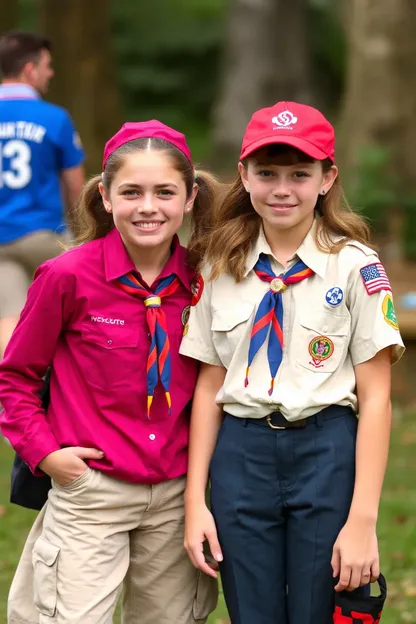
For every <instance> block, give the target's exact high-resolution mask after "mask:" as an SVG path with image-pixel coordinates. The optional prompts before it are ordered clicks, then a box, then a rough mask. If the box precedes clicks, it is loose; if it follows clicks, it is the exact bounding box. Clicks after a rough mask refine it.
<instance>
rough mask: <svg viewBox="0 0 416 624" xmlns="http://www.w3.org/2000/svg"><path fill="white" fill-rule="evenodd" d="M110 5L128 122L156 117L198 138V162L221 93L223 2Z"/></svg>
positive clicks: (179, 0)
mask: <svg viewBox="0 0 416 624" xmlns="http://www.w3.org/2000/svg"><path fill="white" fill-rule="evenodd" d="M111 6H112V13H113V24H114V47H115V52H116V57H117V68H118V80H119V85H120V90H121V93H122V96H123V102H124V105H125V111H126V118H127V119H149V118H155V117H156V118H159V119H160V120H162V121H164V122H165V123H167V124H171V125H173V126H175V127H177V128H178V129H180V130H182V131H184V132H185V133H187V134H189V136H190V137H191V139H192V138H194V137H197V140H196V141H195V140H194V141H192V140H190V143H191V147H192V148H193V151H194V152H195V151H197V154H196V157H197V158H200V157H201V156H202V154H203V152H204V151H205V143H206V141H207V140H208V128H209V122H210V115H211V109H212V105H213V102H214V99H215V95H216V92H217V84H218V77H219V65H220V55H221V48H222V41H223V39H224V28H225V12H226V6H227V5H226V2H225V0H198V1H195V0H176V2H171V0H153V2H150V3H146V2H143V3H141V2H140V3H138V2H137V1H136V0H124V1H123V2H122V3H120V2H115V1H113V2H112V3H111ZM201 141H202V144H201ZM195 148H196V149H195Z"/></svg>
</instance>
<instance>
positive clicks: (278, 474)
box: [181, 102, 403, 624]
mask: <svg viewBox="0 0 416 624" xmlns="http://www.w3.org/2000/svg"><path fill="white" fill-rule="evenodd" d="M334 143H335V141H334V131H333V128H332V126H331V124H330V123H329V122H328V121H327V120H326V119H325V118H324V116H323V115H322V114H321V113H320V112H319V111H317V110H316V109H313V108H311V107H308V106H304V105H300V104H296V103H293V102H279V103H278V104H276V105H275V106H273V107H271V108H267V109H263V110H260V111H258V112H256V113H255V114H254V115H253V117H252V119H251V121H250V123H249V124H248V127H247V129H246V133H245V136H244V140H243V147H242V152H241V156H240V163H239V165H238V168H239V175H238V177H237V179H236V181H235V182H234V184H233V185H231V187H230V189H229V191H228V193H227V195H226V196H225V198H224V199H223V201H222V204H221V206H220V207H219V211H218V213H217V217H218V222H217V225H216V227H215V230H214V232H213V234H212V239H211V244H210V247H209V253H208V263H209V266H207V267H206V269H205V270H204V271H203V273H202V276H201V277H200V280H199V284H198V288H197V289H196V291H195V294H194V300H193V304H194V305H193V306H192V307H191V314H190V318H189V322H188V325H187V327H186V328H185V336H184V338H183V341H182V346H181V352H182V353H183V354H184V355H187V356H190V357H193V358H195V359H198V360H200V362H201V369H200V374H199V379H198V383H197V388H196V393H195V396H194V402H193V411H192V423H191V444H190V458H189V471H188V482H187V490H186V509H187V525H186V536H185V545H186V548H187V550H188V553H189V555H190V557H191V560H192V561H193V563H194V565H195V566H197V567H198V568H200V569H201V570H203V571H204V572H205V573H206V574H210V575H213V576H215V575H216V574H217V571H216V570H217V565H216V564H215V563H211V564H209V563H207V562H206V560H205V558H204V555H203V551H202V545H203V542H204V541H205V539H206V540H208V542H209V546H210V550H211V553H212V555H213V557H214V559H215V560H216V562H217V563H219V567H220V571H221V576H222V582H223V587H224V594H225V598H226V602H227V607H228V610H229V613H230V616H231V621H232V623H233V624H331V623H332V614H333V610H334V595H335V594H334V589H335V591H336V592H340V591H341V590H348V591H355V592H356V593H357V594H359V595H368V593H369V592H368V588H369V583H370V582H371V581H375V580H376V579H377V578H378V576H379V572H380V571H379V555H378V546H377V536H376V522H377V514H378V506H379V499H380V493H381V487H382V482H383V478H384V472H385V466H386V461H387V453H388V442H389V432H390V420H391V406H390V366H391V363H392V362H394V361H396V360H397V359H398V358H399V357H400V355H401V353H402V351H403V343H402V340H401V337H400V333H399V328H398V325H397V319H396V316H395V312H394V305H393V299H392V295H391V288H390V284H389V281H388V277H387V275H386V273H385V270H384V268H383V266H382V265H381V263H380V261H379V258H378V256H377V254H376V253H375V252H374V251H373V250H372V249H370V248H369V247H368V246H367V243H368V240H369V232H368V227H367V225H366V223H365V222H364V221H363V219H362V218H361V217H359V216H358V215H356V214H354V213H353V212H352V211H351V209H350V208H349V207H348V205H347V203H346V202H345V200H344V197H343V193H342V189H341V186H340V183H339V178H338V170H337V168H336V166H335V165H334ZM358 407H359V413H360V418H359V421H358V419H357V414H358ZM208 477H210V481H211V509H212V514H211V512H210V511H209V509H208V507H207V506H206V504H205V489H206V485H207V481H208Z"/></svg>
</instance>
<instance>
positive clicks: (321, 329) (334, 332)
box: [300, 313, 350, 336]
mask: <svg viewBox="0 0 416 624" xmlns="http://www.w3.org/2000/svg"><path fill="white" fill-rule="evenodd" d="M300 324H301V326H302V327H304V328H305V329H311V330H312V331H314V332H316V333H317V334H323V335H325V336H347V335H348V333H349V328H350V317H349V316H346V315H338V314H328V313H323V314H320V315H318V316H311V317H309V316H308V315H307V314H304V315H303V316H302V317H301V319H300Z"/></svg>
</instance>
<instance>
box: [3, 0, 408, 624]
mask: <svg viewBox="0 0 416 624" xmlns="http://www.w3.org/2000/svg"><path fill="white" fill-rule="evenodd" d="M0 20H1V22H0V23H1V30H2V31H7V30H9V29H11V28H16V27H19V28H24V29H32V30H36V31H42V32H44V33H45V34H47V35H48V36H49V37H50V38H51V40H52V43H53V59H54V67H55V71H56V76H55V78H54V80H53V81H52V86H51V89H50V93H49V94H48V99H50V100H52V101H54V102H56V103H58V104H60V105H62V106H64V107H65V108H67V109H68V110H69V111H70V113H71V114H72V116H73V118H74V121H75V124H76V126H77V128H78V130H79V132H80V135H81V138H82V141H83V143H84V146H85V148H86V152H87V168H88V171H89V173H91V174H92V173H96V172H99V171H100V162H101V154H102V149H103V145H104V143H105V141H106V140H107V139H108V138H109V137H110V136H111V135H112V134H113V133H114V132H115V131H116V130H117V129H118V128H119V127H120V125H121V124H122V123H124V122H125V121H128V120H143V119H152V118H158V119H160V120H161V121H163V122H165V123H167V124H170V125H173V126H174V127H176V128H177V129H178V130H181V131H183V132H185V134H186V135H187V138H188V142H189V144H190V146H191V149H192V152H193V156H194V159H195V160H196V161H197V162H198V163H201V164H202V165H204V166H208V167H211V168H212V169H213V170H214V171H215V172H217V173H218V174H219V175H221V176H222V177H223V178H224V179H228V178H229V177H230V176H232V175H233V174H234V172H235V170H236V163H237V158H238V154H239V148H240V144H241V138H242V135H243V131H244V127H245V125H246V123H247V122H248V120H249V118H250V116H251V114H252V113H253V112H254V111H255V110H256V109H258V108H260V107H262V106H268V105H271V104H273V103H274V102H275V101H277V100H287V101H291V100H296V101H299V102H303V103H307V104H313V105H316V106H318V107H319V108H320V109H321V110H322V111H323V112H324V113H325V114H326V115H327V116H328V118H329V119H330V120H331V121H332V123H333V124H334V125H335V127H336V129H337V139H338V140H337V158H336V159H337V164H338V165H339V166H340V169H341V179H342V180H343V183H344V185H345V187H346V190H347V195H348V197H349V200H350V202H351V203H352V204H353V206H354V207H355V208H356V209H357V210H360V211H362V212H363V213H364V214H365V215H366V216H367V217H368V218H369V219H370V221H371V225H372V228H373V233H374V240H375V242H376V244H377V245H378V248H379V252H380V256H381V258H382V260H383V262H384V263H385V264H386V266H387V270H388V273H389V275H390V278H391V281H392V284H393V292H394V294H395V303H396V311H397V316H398V319H399V323H400V326H401V330H402V333H403V336H404V339H405V342H406V345H407V354H406V355H405V357H404V358H403V359H402V361H401V362H400V363H399V364H398V365H397V366H396V367H395V368H394V372H393V400H394V431H393V442H392V452H391V459H390V464H389V470H388V475H387V479H386V486H385V490H384V495H383V503H382V508H381V516H380V526H379V533H380V547H381V553H382V568H383V571H384V573H385V574H386V576H387V579H388V581H389V587H390V592H389V600H388V606H387V608H386V611H385V615H383V623H384V622H385V623H386V624H393V623H394V624H396V623H399V622H416V528H415V513H416V479H415V476H414V475H415V470H416V459H415V457H416V454H415V447H416V424H415V420H414V414H415V413H416V401H415V394H414V372H415V368H416V262H415V261H416V158H415V157H414V152H415V148H416V124H415V115H416V80H415V78H414V66H415V61H416V37H415V35H414V33H415V32H416V2H415V0H396V1H394V2H393V1H392V0H377V2H376V1H375V0H290V2H289V1H288V0H250V1H248V0H175V1H174V2H173V1H172V0H152V1H151V2H140V1H139V2H138V1H137V0H119V1H118V2H117V1H116V0H20V1H18V0H0ZM10 461H11V452H10V449H9V448H8V447H7V446H6V445H5V444H3V443H0V622H5V621H6V616H5V602H6V595H7V589H8V586H9V584H10V580H11V577H12V574H13V570H14V567H15V565H16V562H17V558H18V556H19V552H20V550H21V547H22V544H23V541H24V539H25V535H26V533H27V530H28V528H29V526H30V523H31V521H32V519H33V514H31V513H25V512H24V511H23V510H20V509H18V508H16V507H12V506H9V505H8V503H7V500H8V479H9V470H10ZM212 622H217V623H219V622H221V623H222V624H225V622H227V616H226V611H225V608H224V606H223V605H222V604H221V605H220V606H219V609H218V612H217V613H216V614H215V615H214V616H213V619H212ZM253 624H255V623H253Z"/></svg>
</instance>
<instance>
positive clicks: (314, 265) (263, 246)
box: [244, 219, 328, 277]
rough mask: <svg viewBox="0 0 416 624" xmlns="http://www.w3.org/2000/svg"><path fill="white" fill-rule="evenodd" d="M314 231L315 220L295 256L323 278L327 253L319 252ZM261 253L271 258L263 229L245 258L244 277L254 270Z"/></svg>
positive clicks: (315, 227) (261, 228) (271, 253)
mask: <svg viewBox="0 0 416 624" xmlns="http://www.w3.org/2000/svg"><path fill="white" fill-rule="evenodd" d="M316 231H317V220H316V219H315V220H314V222H313V224H312V227H311V229H310V230H309V232H308V233H307V235H306V236H305V238H304V240H303V241H302V243H301V245H300V246H299V248H298V250H297V252H296V254H295V255H296V256H298V258H300V259H301V260H302V261H303V262H304V263H305V264H306V265H307V266H308V267H309V268H310V269H312V271H314V272H315V273H316V274H317V275H319V277H325V273H326V267H327V264H328V253H326V252H324V251H321V250H320V249H319V248H318V246H317V244H316V240H315V239H316ZM261 253H264V254H266V255H268V256H273V252H272V250H271V249H270V245H269V243H268V242H267V239H266V236H265V234H264V230H263V227H260V232H259V236H258V238H257V241H256V243H255V245H254V246H253V248H252V250H251V251H250V253H249V254H248V256H247V261H246V270H245V273H244V277H246V276H247V275H248V273H250V271H251V270H252V269H253V268H254V266H255V264H256V262H257V260H258V259H259V256H260V254H261ZM273 257H274V256H273Z"/></svg>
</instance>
